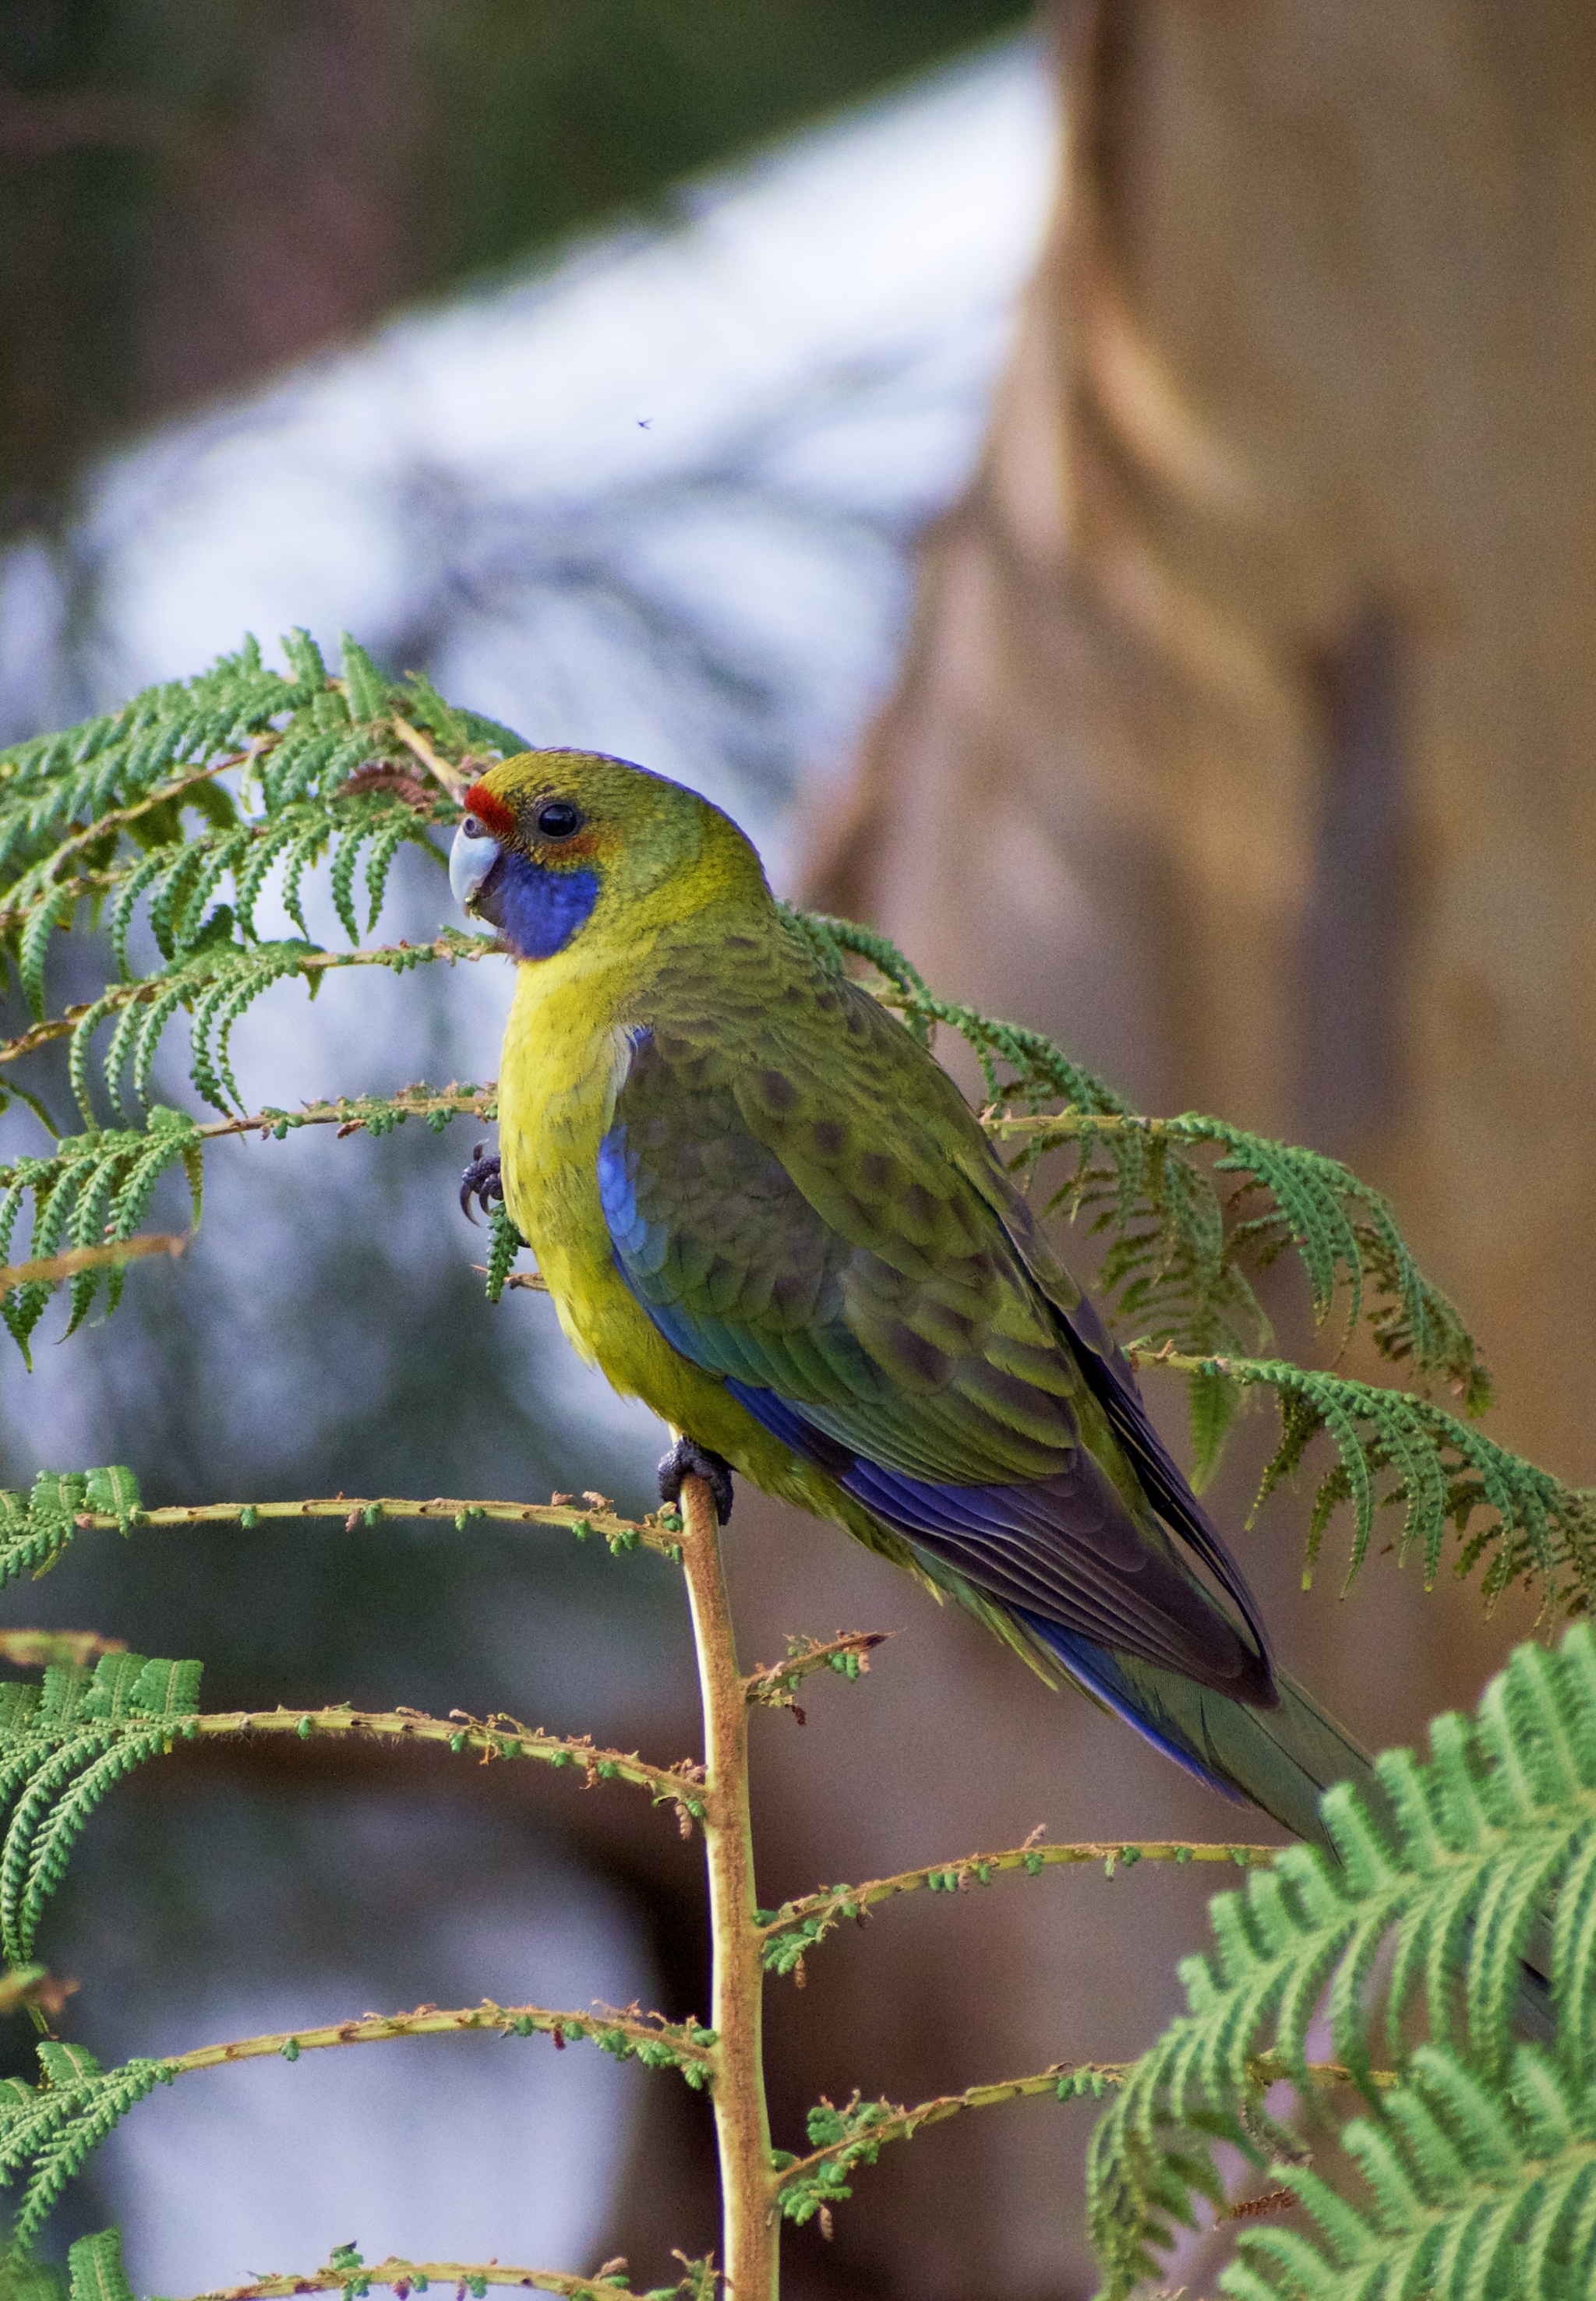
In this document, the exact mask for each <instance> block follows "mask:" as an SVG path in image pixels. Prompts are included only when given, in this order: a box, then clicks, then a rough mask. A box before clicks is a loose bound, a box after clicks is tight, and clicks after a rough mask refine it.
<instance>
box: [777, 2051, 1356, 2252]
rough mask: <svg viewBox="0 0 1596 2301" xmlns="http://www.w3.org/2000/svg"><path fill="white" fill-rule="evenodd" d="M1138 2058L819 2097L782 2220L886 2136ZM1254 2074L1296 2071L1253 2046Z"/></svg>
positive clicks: (1094, 2075)
mask: <svg viewBox="0 0 1596 2301" xmlns="http://www.w3.org/2000/svg"><path fill="white" fill-rule="evenodd" d="M1140 2067H1141V2064H1140V2063H1137V2062H1056V2063H1053V2064H1052V2066H1051V2067H1050V2068H1049V2069H1045V2070H1038V2071H1035V2073H1034V2074H1032V2075H1031V2076H1027V2077H1023V2078H1000V2079H998V2080H997V2081H996V2082H995V2083H993V2084H990V2085H974V2086H966V2087H965V2089H964V2091H963V2092H962V2093H945V2094H938V2095H936V2096H934V2097H933V2098H932V2100H930V2101H922V2102H917V2103H916V2104H915V2106H914V2107H913V2108H912V2109H906V2108H904V2107H903V2106H902V2105H901V2104H897V2103H893V2102H890V2101H863V2100H861V2099H860V2098H859V2097H858V2096H857V2095H856V2096H855V2097H854V2099H853V2100H852V2101H850V2102H848V2103H847V2104H844V2105H843V2106H842V2107H841V2108H840V2109H839V2108H835V2107H833V2106H832V2104H831V2103H829V2102H823V2103H822V2104H820V2106H819V2108H818V2109H815V2110H811V2111H810V2113H809V2131H810V2137H811V2138H812V2139H814V2138H818V2137H819V2136H822V2135H825V2136H827V2138H824V2139H823V2140H822V2142H821V2146H819V2147H818V2148H815V2149H812V2150H811V2151H810V2152H809V2154H808V2155H807V2156H805V2157H798V2158H795V2159H793V2160H792V2161H791V2162H790V2163H787V2164H785V2165H783V2166H781V2170H780V2171H779V2172H778V2174H777V2176H776V2196H777V2199H778V2201H779V2203H780V2205H781V2213H782V2217H783V2218H784V2219H785V2220H790V2221H797V2222H803V2221H806V2220H808V2219H809V2217H810V2215H811V2213H814V2212H815V2211H817V2210H819V2209H820V2208H821V2207H822V2206H823V2205H825V2204H827V2203H829V2202H831V2201H833V2200H835V2199H838V2198H843V2197H847V2196H848V2195H849V2194H850V2192H849V2191H848V2188H845V2187H843V2186H842V2181H843V2177H844V2176H845V2175H846V2174H848V2172H851V2171H853V2169H854V2168H855V2167H856V2166H858V2165H873V2164H874V2163H875V2161H876V2155H877V2152H878V2151H879V2150H880V2149H882V2147H883V2146H885V2144H886V2143H888V2142H889V2141H912V2140H913V2139H914V2138H915V2134H916V2133H918V2132H920V2131H921V2130H922V2129H923V2128H924V2127H926V2126H929V2125H942V2124H945V2123H946V2122H947V2121H948V2118H950V2117H959V2116H962V2115H963V2114H964V2113H965V2111H966V2110H971V2109H999V2108H1001V2107H1002V2106H1003V2105H1004V2104H1006V2103H1007V2102H1011V2101H1027V2100H1031V2101H1034V2100H1037V2099H1039V2098H1045V2097H1048V2096H1051V2097H1052V2098H1053V2099H1054V2100H1057V2101H1070V2100H1073V2099H1076V2098H1080V2097H1087V2098H1090V2099H1093V2100H1100V2099H1101V2097H1102V2096H1104V2095H1105V2094H1112V2093H1116V2092H1117V2091H1118V2090H1119V2088H1121V2087H1123V2086H1124V2085H1125V2084H1126V2083H1127V2081H1128V2080H1129V2079H1131V2078H1132V2076H1133V2075H1134V2074H1135V2072H1136V2071H1137V2070H1138V2069H1139V2068H1140ZM1253 2070H1254V2074H1255V2076H1256V2077H1257V2079H1258V2084H1259V2085H1260V2087H1262V2086H1266V2085H1270V2084H1273V2083H1274V2082H1276V2081H1277V2080H1278V2079H1285V2078H1299V2077H1300V2076H1301V2075H1302V2074H1303V2072H1302V2071H1299V2069H1298V2068H1296V2067H1295V2066H1294V2065H1293V2066H1291V2067H1290V2068H1288V2067H1287V2065H1286V2063H1285V2062H1284V2061H1283V2059H1281V2058H1279V2057H1277V2056H1274V2055H1272V2054H1259V2055H1258V2056H1257V2057H1256V2059H1255V2061H1254V2063H1253ZM1307 2074H1308V2076H1309V2077H1310V2078H1311V2079H1313V2080H1314V2081H1315V2082H1316V2084H1320V2085H1324V2086H1332V2085H1339V2086H1352V2085H1362V2086H1367V2087H1370V2088H1373V2090H1374V2091H1375V2093H1376V2094H1377V2095H1379V2094H1383V2093H1386V2092H1388V2091H1390V2090H1391V2088H1393V2087H1395V2085H1396V2084H1397V2082H1398V2079H1397V2076H1396V2073H1395V2071H1391V2070H1383V2069H1382V2070H1372V2071H1358V2072H1357V2073H1356V2074H1355V2073H1354V2072H1353V2071H1352V2070H1351V2069H1349V2067H1348V2066H1347V2065H1346V2064H1345V2063H1341V2062H1313V2063H1308V2069H1307Z"/></svg>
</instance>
